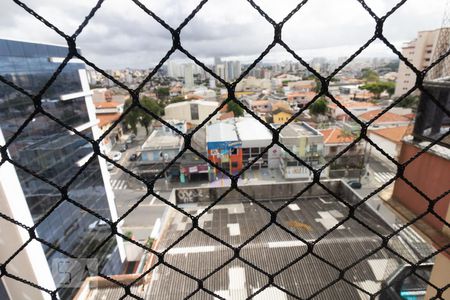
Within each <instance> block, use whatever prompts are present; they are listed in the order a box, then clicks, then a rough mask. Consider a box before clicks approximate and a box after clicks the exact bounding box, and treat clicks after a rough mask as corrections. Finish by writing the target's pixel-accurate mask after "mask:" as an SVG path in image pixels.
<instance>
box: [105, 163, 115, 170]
mask: <svg viewBox="0 0 450 300" xmlns="http://www.w3.org/2000/svg"><path fill="white" fill-rule="evenodd" d="M106 168H107V169H108V171H111V170H112V169H114V165H113V164H112V163H110V162H109V161H108V162H107V163H106Z"/></svg>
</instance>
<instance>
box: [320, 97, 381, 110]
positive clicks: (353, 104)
mask: <svg viewBox="0 0 450 300" xmlns="http://www.w3.org/2000/svg"><path fill="white" fill-rule="evenodd" d="M335 98H336V99H337V100H339V102H340V103H341V104H342V105H344V106H345V107H346V108H357V107H371V106H375V104H373V103H370V102H364V101H353V100H340V99H339V98H338V97H335ZM328 107H330V108H337V107H338V106H337V105H336V104H335V103H334V102H330V103H329V104H328Z"/></svg>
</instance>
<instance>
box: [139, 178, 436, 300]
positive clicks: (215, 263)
mask: <svg viewBox="0 0 450 300" xmlns="http://www.w3.org/2000/svg"><path fill="white" fill-rule="evenodd" d="M341 185H343V184H342V183H341ZM341 187H342V186H341ZM268 188H270V187H267V186H258V187H257V188H254V189H255V194H254V195H253V196H255V195H261V196H260V197H255V198H256V199H257V201H260V203H261V204H263V205H264V206H265V207H266V208H268V209H270V210H276V209H278V208H279V207H281V205H283V204H284V203H286V200H287V198H284V197H283V196H285V195H286V193H285V192H286V191H282V190H280V188H274V191H273V194H272V195H271V193H270V192H267V189H268ZM343 188H346V187H345V186H343ZM289 189H290V190H291V191H292V185H291V186H290V187H289ZM211 190H214V189H185V190H178V191H177V192H176V198H177V199H176V202H177V203H178V205H179V206H180V207H182V208H183V209H184V210H185V211H186V212H188V213H190V214H192V215H198V214H200V213H201V212H202V211H203V210H204V209H205V208H206V207H207V206H208V205H209V204H210V203H209V202H202V201H201V202H197V201H198V200H201V199H204V200H209V201H214V198H216V199H217V197H218V195H220V194H221V192H220V191H217V190H216V191H213V192H211ZM232 193H234V192H232ZM345 193H346V194H347V196H348V195H350V194H349V193H351V192H350V191H346V192H345ZM345 193H344V194H343V196H345ZM264 195H265V196H264ZM273 195H279V197H278V198H277V199H276V198H275V197H273ZM344 200H345V201H346V202H347V203H349V204H350V203H353V204H354V203H355V201H357V198H355V197H347V198H345V199H344ZM186 202H191V203H186ZM183 203H185V204H183ZM347 215H348V208H347V206H346V205H345V204H343V203H342V202H340V201H339V200H337V199H335V198H334V197H333V196H331V195H329V194H327V193H326V192H325V191H322V192H320V191H319V189H316V191H314V193H308V194H307V195H305V196H303V197H300V198H298V199H296V200H295V201H293V202H292V203H290V204H289V205H288V206H286V207H285V208H283V209H282V210H281V211H280V212H279V213H278V215H277V222H278V223H279V224H281V225H283V226H284V227H286V229H287V230H286V229H283V228H282V227H280V226H278V225H276V224H270V222H271V220H270V215H269V213H268V212H267V211H265V210H264V209H263V208H261V207H259V206H258V205H257V204H255V203H252V202H251V201H249V200H248V199H247V198H245V197H244V196H242V195H241V196H240V194H238V193H237V192H236V193H234V194H233V195H232V196H230V197H228V196H227V197H226V198H224V199H222V200H221V201H220V202H219V203H218V204H216V205H215V206H213V207H212V208H211V209H209V210H208V212H207V213H205V214H204V215H202V217H201V218H200V219H199V227H200V228H202V229H204V230H206V231H208V232H209V233H210V234H212V235H213V236H215V237H217V238H219V239H221V240H223V241H225V242H226V243H228V244H230V245H232V246H233V247H237V246H240V245H243V244H245V246H244V247H243V248H242V250H241V251H240V257H241V258H242V259H233V260H232V257H233V250H231V249H230V248H228V247H227V246H226V245H224V244H222V243H220V242H218V241H217V240H215V239H213V238H211V237H209V236H207V235H205V234H204V233H202V232H200V231H198V230H196V229H194V230H193V231H192V232H190V233H189V234H188V235H187V236H185V237H184V238H182V239H181V241H178V240H179V239H180V237H182V236H183V235H184V234H186V233H188V231H190V230H191V227H192V224H191V220H190V218H188V217H186V216H185V215H183V214H181V213H179V212H177V211H175V210H173V211H172V213H171V214H170V215H169V217H168V219H167V222H166V224H167V226H166V227H165V229H163V233H162V236H161V238H160V240H159V242H158V246H157V248H156V250H158V251H164V250H165V249H167V248H169V247H170V246H172V247H171V248H170V250H168V252H167V253H166V254H165V256H164V260H165V262H167V263H168V264H170V265H172V266H174V267H176V268H178V269H181V270H183V271H184V272H186V273H189V274H191V275H192V276H194V277H196V278H199V279H203V278H207V279H206V280H205V281H204V284H203V286H204V287H205V288H206V289H208V290H209V291H211V292H214V293H215V294H217V295H219V296H221V297H223V298H225V299H246V298H247V297H249V296H251V295H252V294H253V293H255V292H256V291H258V290H259V289H260V288H262V287H264V286H265V285H266V284H267V282H268V279H267V277H266V276H265V275H264V274H263V273H262V272H260V271H259V270H258V269H261V270H263V271H264V272H267V273H270V274H273V273H275V272H278V271H280V270H282V272H281V273H279V274H278V275H277V276H276V277H275V280H274V282H275V284H277V285H279V286H281V287H282V288H283V289H286V290H287V291H289V293H292V294H294V295H296V296H297V297H300V298H307V297H310V296H311V295H313V294H315V293H316V292H317V291H318V290H320V289H322V288H324V287H326V286H327V285H328V284H329V283H330V282H332V281H333V280H335V279H337V278H338V276H339V271H338V270H337V269H336V268H340V269H342V268H346V267H348V266H350V265H351V264H353V263H354V262H355V261H357V260H359V259H361V258H362V257H363V256H364V255H366V254H368V253H369V252H371V251H374V250H375V249H377V248H378V247H380V246H381V242H382V240H381V238H380V237H379V236H377V235H376V234H375V233H374V232H373V231H371V230H369V229H367V228H365V227H364V226H362V225H361V224H360V223H359V222H357V221H356V220H354V219H349V220H347V221H345V222H344V223H343V224H342V225H340V226H338V227H337V228H334V227H335V225H337V224H338V222H340V221H341V220H343V219H345V218H346V216H347ZM355 216H356V217H357V218H359V220H361V221H363V222H364V223H365V224H367V226H368V227H369V228H371V229H372V230H374V231H375V232H377V233H379V234H380V235H383V236H385V235H388V234H390V233H391V232H392V231H393V230H392V229H391V228H390V227H389V226H388V225H387V224H386V223H385V222H384V221H383V220H382V219H381V218H380V217H379V216H378V215H376V214H375V213H374V212H373V211H372V210H371V209H370V208H369V207H368V206H366V205H365V204H363V205H361V206H360V207H359V208H358V209H357V211H356V212H355ZM269 224H270V225H269ZM267 226H268V227H267ZM265 227H267V228H266V229H265V230H264V231H263V232H260V233H259V234H258V235H257V236H256V237H254V238H252V236H253V235H255V234H256V233H257V232H258V231H259V230H260V229H262V228H265ZM332 229H334V230H332ZM329 230H332V231H331V232H329V233H327V231H329ZM296 236H298V237H300V238H301V239H303V240H304V241H307V242H314V241H315V240H317V239H318V238H320V237H323V239H321V241H319V242H318V243H317V244H315V246H314V250H313V254H307V255H306V256H305V257H303V258H302V259H300V260H299V261H297V262H295V263H294V264H292V265H291V266H290V267H288V268H286V269H284V268H285V266H287V265H289V264H291V263H292V262H294V260H296V259H297V258H300V257H302V256H303V255H305V254H306V252H307V249H308V248H307V246H306V244H305V243H304V242H302V241H301V240H299V239H298V238H297V237H296ZM389 246H390V247H391V249H392V250H394V251H396V252H397V253H399V254H401V255H402V256H403V257H405V258H407V259H408V260H410V261H413V262H416V261H418V259H419V256H420V257H422V255H418V254H416V253H414V251H412V249H411V248H410V246H408V244H407V243H406V242H405V241H404V240H402V239H401V238H398V237H394V238H392V239H391V241H390V243H389ZM429 251H431V250H429ZM425 252H427V253H423V256H425V255H426V254H428V248H426V250H425ZM430 253H431V252H430ZM318 256H319V257H320V258H318ZM230 260H231V261H230ZM323 260H326V261H327V262H328V263H327V262H324V261H323ZM403 264H405V262H404V261H403V260H402V259H401V258H399V256H397V255H395V254H393V253H392V252H391V251H388V250H386V249H381V250H379V251H376V252H375V253H374V254H372V255H371V256H369V257H368V258H366V259H364V260H362V261H361V262H360V263H358V264H356V265H355V266H354V267H352V268H351V269H350V270H349V271H347V272H346V273H345V278H346V279H347V280H348V281H349V282H351V283H352V284H354V285H355V286H357V287H360V288H361V289H364V290H366V291H368V292H369V293H374V292H377V291H378V290H379V288H380V287H381V284H382V282H383V281H384V280H386V279H387V278H388V277H389V276H390V275H392V274H393V273H394V272H395V271H396V270H397V269H398V268H399V267H400V266H401V265H403ZM219 267H221V269H220V270H219V271H217V272H215V271H214V270H215V269H216V268H219ZM255 267H256V268H255ZM196 288H197V282H196V281H194V280H192V279H190V278H189V277H186V276H184V275H182V274H180V273H178V272H177V271H175V270H173V269H172V268H169V267H167V266H158V267H157V268H156V269H155V271H154V272H153V274H152V279H151V280H150V283H149V284H148V286H147V291H146V294H145V299H184V298H185V297H187V296H188V295H189V294H190V293H192V292H193V291H194V290H196ZM289 293H286V292H285V291H283V290H280V289H278V288H277V287H275V286H270V287H269V288H267V289H265V290H264V291H262V292H261V293H259V294H257V295H256V296H255V297H254V299H260V300H261V299H295V298H294V297H292V296H291V295H289ZM336 295H339V296H340V297H342V299H369V296H368V295H367V294H365V293H364V292H363V291H361V290H359V289H357V288H355V287H354V286H352V285H350V284H348V283H346V282H344V281H342V280H341V281H338V282H337V283H335V284H334V285H332V286H329V287H327V288H326V289H325V290H324V291H323V292H321V293H319V294H318V295H317V296H316V297H315V298H314V299H335V298H336ZM193 299H213V297H212V296H210V295H208V294H207V293H205V292H204V291H202V292H199V293H197V294H196V295H195V296H194V297H193Z"/></svg>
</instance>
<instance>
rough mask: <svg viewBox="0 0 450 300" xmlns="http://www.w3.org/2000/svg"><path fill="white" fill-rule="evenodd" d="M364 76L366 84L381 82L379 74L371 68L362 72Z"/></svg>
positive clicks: (362, 77)
mask: <svg viewBox="0 0 450 300" xmlns="http://www.w3.org/2000/svg"><path fill="white" fill-rule="evenodd" d="M361 72H362V76H361V79H364V81H365V82H374V81H379V79H380V78H379V76H378V73H377V72H376V71H374V70H372V69H370V68H364V69H362V70H361Z"/></svg>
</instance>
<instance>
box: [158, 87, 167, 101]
mask: <svg viewBox="0 0 450 300" xmlns="http://www.w3.org/2000/svg"><path fill="white" fill-rule="evenodd" d="M155 93H156V97H158V99H166V98H167V97H168V96H169V95H170V89H169V88H168V87H157V88H156V90H155Z"/></svg>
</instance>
